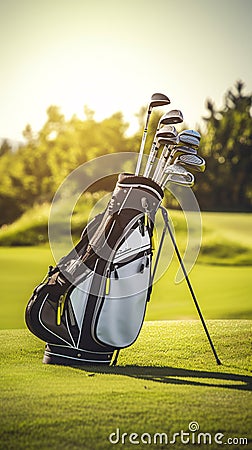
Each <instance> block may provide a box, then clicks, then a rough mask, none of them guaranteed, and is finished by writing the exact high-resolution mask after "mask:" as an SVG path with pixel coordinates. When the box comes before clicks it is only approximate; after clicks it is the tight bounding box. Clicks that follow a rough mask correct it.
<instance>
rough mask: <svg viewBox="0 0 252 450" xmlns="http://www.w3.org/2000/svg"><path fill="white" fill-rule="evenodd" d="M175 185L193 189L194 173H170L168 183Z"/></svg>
mask: <svg viewBox="0 0 252 450" xmlns="http://www.w3.org/2000/svg"><path fill="white" fill-rule="evenodd" d="M167 183H174V184H177V185H178V186H184V187H192V186H193V185H194V176H193V174H192V173H190V172H187V175H181V174H176V173H170V174H169V175H168V177H167V180H166V183H165V184H167Z"/></svg>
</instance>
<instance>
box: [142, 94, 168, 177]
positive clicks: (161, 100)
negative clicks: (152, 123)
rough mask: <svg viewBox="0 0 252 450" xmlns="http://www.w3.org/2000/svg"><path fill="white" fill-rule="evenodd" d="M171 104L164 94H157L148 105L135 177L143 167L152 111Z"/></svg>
mask: <svg viewBox="0 0 252 450" xmlns="http://www.w3.org/2000/svg"><path fill="white" fill-rule="evenodd" d="M170 103H171V102H170V99H169V98H168V97H167V96H166V95H164V94H160V93H155V94H153V95H152V96H151V101H150V103H149V105H148V111H147V117H146V122H145V126H144V131H143V136H142V140H141V145H140V150H139V155H138V159H137V165H136V170H135V175H139V172H140V167H141V162H142V158H143V152H144V146H145V141H146V137H147V132H148V124H149V120H150V115H151V111H152V109H153V108H155V107H157V106H164V105H169V104H170Z"/></svg>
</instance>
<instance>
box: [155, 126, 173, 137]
mask: <svg viewBox="0 0 252 450" xmlns="http://www.w3.org/2000/svg"><path fill="white" fill-rule="evenodd" d="M177 135H178V132H177V130H176V128H175V127H174V126H173V125H165V126H164V127H162V128H161V129H160V130H159V131H157V132H156V137H157V138H159V137H168V138H175V137H177Z"/></svg>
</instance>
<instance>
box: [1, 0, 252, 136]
mask: <svg viewBox="0 0 252 450" xmlns="http://www.w3.org/2000/svg"><path fill="white" fill-rule="evenodd" d="M0 17H1V27H0V63H1V66H0V138H8V139H14V140H22V131H23V130H24V128H25V126H26V124H28V123H29V124H30V125H31V126H32V128H33V130H34V131H39V129H40V128H41V127H42V126H43V124H44V123H45V121H46V117H47V116H46V110H47V108H48V107H49V106H50V105H57V106H59V107H60V108H61V111H62V113H63V114H64V115H65V116H66V118H67V119H68V118H70V117H71V116H72V115H73V114H77V116H78V117H80V118H81V119H84V117H85V116H84V105H87V106H88V107H89V108H91V109H92V110H94V111H95V118H96V120H102V119H103V118H105V117H109V116H110V115H112V114H113V113H115V112H117V111H121V112H122V113H123V115H124V118H125V120H126V121H127V122H129V124H130V127H129V133H133V132H134V131H135V130H136V127H137V119H136V116H135V114H136V113H138V112H139V110H140V108H141V107H142V106H144V105H147V104H148V102H149V99H150V97H151V95H152V94H153V93H154V92H162V93H164V94H166V95H167V96H168V97H169V98H170V99H171V104H170V105H169V108H170V109H181V110H182V112H183V115H184V119H185V122H186V123H187V125H188V127H190V128H194V127H195V126H196V124H198V123H200V122H201V117H202V116H204V115H206V107H205V102H206V99H207V98H211V99H212V100H214V102H215V104H216V105H217V106H218V107H221V105H222V104H223V97H224V94H225V92H226V91H227V90H228V89H229V88H231V87H232V86H233V85H234V83H235V82H236V81H237V80H240V79H241V80H243V81H244V83H245V85H246V91H247V92H251V91H252V57H251V55H252V51H251V44H252V27H251V22H252V1H251V0H179V1H175V0H155V1H153V0H127V1H125V0H124V1H122V0H22V1H20V0H1V2H0ZM166 111H167V109H166V110H164V111H163V112H166Z"/></svg>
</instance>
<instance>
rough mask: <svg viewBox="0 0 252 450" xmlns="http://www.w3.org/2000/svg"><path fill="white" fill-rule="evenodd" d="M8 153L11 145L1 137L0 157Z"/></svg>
mask: <svg viewBox="0 0 252 450" xmlns="http://www.w3.org/2000/svg"><path fill="white" fill-rule="evenodd" d="M8 153H11V145H10V144H9V142H8V140H7V139H3V141H2V143H1V146H0V157H1V156H3V155H6V154H8Z"/></svg>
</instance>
